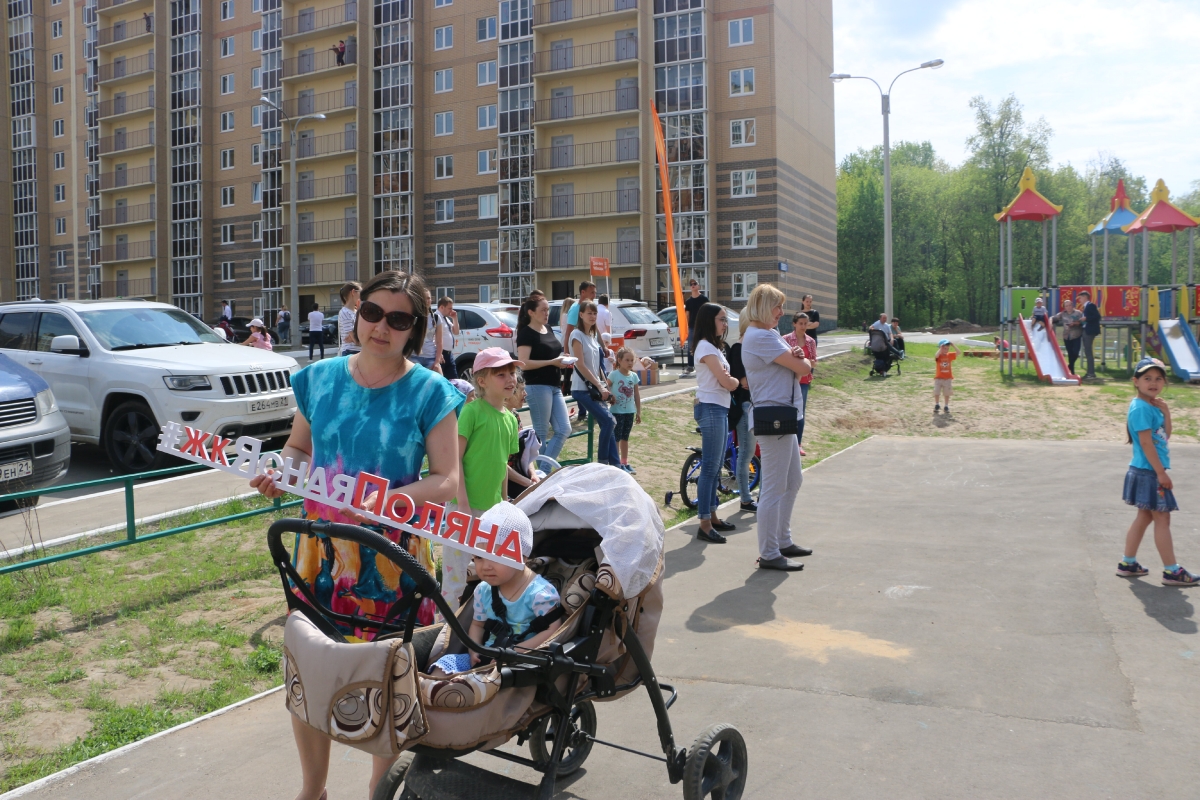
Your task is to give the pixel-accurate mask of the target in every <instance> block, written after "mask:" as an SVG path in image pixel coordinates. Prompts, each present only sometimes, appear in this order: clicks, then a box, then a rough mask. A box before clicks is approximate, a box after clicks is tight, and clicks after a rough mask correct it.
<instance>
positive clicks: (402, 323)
mask: <svg viewBox="0 0 1200 800" xmlns="http://www.w3.org/2000/svg"><path fill="white" fill-rule="evenodd" d="M358 315H359V316H360V317H362V318H363V319H365V320H366V321H367V322H369V323H371V324H372V325H374V324H375V323H376V322H379V320H381V319H383V318H384V317H387V324H388V327H389V328H391V329H392V330H394V331H407V330H411V329H412V326H413V325H415V324H416V323H417V318H416V317H415V316H414V315H412V314H410V313H408V312H407V311H388V312H387V313H386V314H385V313H384V311H383V308H382V307H381V306H378V305H376V304H375V303H372V302H371V301H370V300H364V301H363V302H362V304H361V305H360V306H359V307H358Z"/></svg>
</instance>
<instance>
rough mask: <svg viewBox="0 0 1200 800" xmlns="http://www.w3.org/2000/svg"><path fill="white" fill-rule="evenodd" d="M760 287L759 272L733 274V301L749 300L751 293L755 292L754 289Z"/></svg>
mask: <svg viewBox="0 0 1200 800" xmlns="http://www.w3.org/2000/svg"><path fill="white" fill-rule="evenodd" d="M755 286H758V273H757V272H735V273H733V299H734V300H749V299H750V292H752V291H754V287H755Z"/></svg>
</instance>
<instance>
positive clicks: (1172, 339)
mask: <svg viewBox="0 0 1200 800" xmlns="http://www.w3.org/2000/svg"><path fill="white" fill-rule="evenodd" d="M1158 340H1159V342H1161V343H1162V347H1163V350H1165V351H1166V356H1167V360H1168V361H1170V362H1171V369H1172V370H1173V371H1174V372H1175V374H1176V375H1177V376H1179V377H1180V378H1181V379H1183V380H1185V381H1200V348H1197V347H1196V339H1195V337H1193V336H1192V329H1191V326H1189V325H1188V324H1187V323H1186V322H1183V321H1181V320H1178V319H1160V320H1159V321H1158Z"/></svg>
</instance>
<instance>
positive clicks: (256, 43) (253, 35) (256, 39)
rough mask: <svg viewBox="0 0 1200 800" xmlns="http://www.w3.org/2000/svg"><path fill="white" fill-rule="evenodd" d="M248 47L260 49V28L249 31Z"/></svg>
mask: <svg viewBox="0 0 1200 800" xmlns="http://www.w3.org/2000/svg"><path fill="white" fill-rule="evenodd" d="M250 49H251V50H262V29H261V28H255V29H254V30H252V31H250Z"/></svg>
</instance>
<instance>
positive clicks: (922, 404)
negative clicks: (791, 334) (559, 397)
mask: <svg viewBox="0 0 1200 800" xmlns="http://www.w3.org/2000/svg"><path fill="white" fill-rule="evenodd" d="M935 351H936V347H935V346H934V345H926V344H910V345H909V346H908V358H907V360H905V361H904V362H903V363H902V364H901V369H902V370H903V372H902V374H900V375H896V374H894V373H893V374H892V375H891V376H890V377H887V378H878V377H875V378H871V377H868V375H867V373H868V371H869V369H870V359H869V358H868V357H867V356H865V355H863V354H862V353H861V351H858V350H855V351H852V352H850V353H846V354H844V355H840V356H837V357H835V358H832V359H829V360H826V361H822V362H821V363H820V364H819V365H818V368H817V375H816V378H815V380H814V386H813V389H812V390H811V393H810V395H809V409H808V414H807V418H808V420H807V428H806V431H805V438H804V447H805V450H807V452H808V456H807V458H806V459H805V466H812V465H813V464H815V463H817V462H819V461H820V460H821V459H823V458H827V457H828V456H830V455H832V454H833V453H836V452H838V451H839V450H842V449H844V448H846V447H847V446H849V445H852V444H854V443H855V442H858V441H861V440H863V439H865V438H866V437H868V436H871V435H872V434H889V435H900V436H959V437H996V438H1000V437H1003V438H1014V439H1092V440H1106V441H1123V440H1124V438H1125V430H1124V416H1125V410H1126V407H1127V406H1128V403H1129V400H1130V398H1131V397H1132V396H1133V389H1132V386H1131V385H1130V383H1129V381H1128V379H1127V378H1125V376H1124V375H1122V374H1112V375H1110V376H1108V379H1107V380H1105V381H1104V382H1102V383H1097V384H1090V385H1086V386H1082V387H1054V386H1050V385H1048V384H1044V383H1040V382H1038V381H1037V379H1036V377H1035V376H1034V375H1033V373H1032V371H1029V372H1026V373H1020V374H1017V375H1016V376H1014V377H1013V378H1011V379H1010V378H1007V377H1001V376H1000V374H999V364H998V362H996V361H995V360H993V359H983V358H968V357H963V358H960V359H958V361H956V362H955V365H954V374H955V376H956V378H955V392H954V399H953V402H952V404H951V406H952V409H953V412H952V413H951V414H950V415H944V414H938V415H937V416H934V414H933V404H932V399H931V394H932V382H933V367H934V365H933V355H934V352H935ZM1165 397H1166V400H1167V402H1169V403H1170V404H1171V406H1172V411H1173V418H1174V423H1175V434H1174V435H1175V437H1176V438H1178V439H1180V440H1184V441H1189V440H1190V441H1195V440H1196V439H1197V438H1198V437H1200V389H1197V388H1193V387H1189V386H1183V385H1181V384H1178V383H1177V382H1173V383H1172V384H1171V386H1170V387H1169V388H1168V390H1167V393H1166V395H1165ZM694 429H695V422H694V420H693V419H692V396H691V395H690V394H683V395H677V396H674V397H670V398H667V399H665V400H661V401H658V402H653V403H646V404H644V405H643V424H642V425H640V426H635V427H634V430H633V435H632V438H631V441H630V456H631V459H630V460H631V462H632V463H633V464H634V465H635V466H636V467H637V470H638V474H637V479H638V481H639V482H640V483H641V485H642V486H643V488H644V489H645V490H646V491H647V492H648V493H649V494H650V496H651V497H653V498H654V500H655V501H656V502H657V503H658V504H659V505H660V508H661V510H662V514H663V517H664V520H665V521H667V522H668V524H670V523H673V522H675V521H679V520H681V519H685V518H686V517H688V516H690V515H691V514H690V512H689V513H682V512H681V510H680V509H681V505H682V504H681V502H680V500H679V499H678V498H676V499H675V500H674V502H673V503H672V506H671V507H669V508H668V507H664V506H663V500H664V497H665V495H666V493H667V492H668V491H675V492H677V491H678V489H679V471H680V468H681V466H682V464H683V461H684V459H685V458H686V456H687V455H688V453H687V450H686V449H685V447H686V446H687V445H698V444H699V442H700V438H699V436H698V435H696V434H695V433H694ZM585 450H586V439H585V438H582V437H581V438H576V439H572V440H571V441H570V442H569V444H568V447H567V449H566V450H565V451H564V453H565V455H564V457H566V458H571V457H576V456H581V455H583V454H584V452H585ZM255 505H256V504H255V503H254V501H253V500H251V501H236V502H232V503H230V504H228V505H227V506H224V507H221V508H216V509H210V510H208V511H206V512H197V513H196V514H194V515H191V516H190V517H185V518H176V519H173V520H164V521H162V522H160V523H158V524H157V525H155V526H150V527H148V528H146V529H145V531H143V532H149V531H151V530H157V529H160V528H165V527H167V526H173V525H178V524H185V523H187V522H189V521H193V520H195V519H198V518H199V514H200V513H204V514H206V515H209V516H210V517H211V516H220V515H224V514H232V513H237V512H240V511H244V510H247V509H249V508H251V507H255ZM285 513H287V512H285ZM271 519H272V517H271V516H270V515H264V516H260V517H254V518H250V519H245V520H239V521H236V522H233V523H230V524H228V525H225V526H222V527H219V528H209V529H204V530H200V531H195V532H191V533H186V534H181V535H179V536H175V537H170V538H167V539H161V540H157V541H153V542H147V543H145V544H139V545H136V546H134V547H129V548H122V549H118V550H112V551H108V552H106V553H101V554H97V555H92V556H87V557H84V558H80V559H75V560H71V561H66V562H61V563H58V564H55V565H51V566H48V567H44V568H40V569H35V570H29V571H26V572H23V573H17V574H14V575H9V576H0V770H3V777H2V778H0V791H3V790H6V789H11V788H13V787H15V786H19V785H21V784H23V783H27V782H29V781H31V780H35V779H37V778H39V777H41V776H43V775H47V774H49V773H51V772H54V771H57V770H59V769H62V768H64V767H66V766H69V765H70V764H73V763H76V762H78V761H81V760H83V759H86V758H89V757H91V756H93V755H96V754H99V753H102V752H106V751H108V750H111V749H114V748H116V747H119V746H121V745H123V744H126V743H128V742H131V741H135V740H137V739H139V738H142V737H144V736H147V735H149V734H151V733H154V732H156V731H159V730H163V729H165V728H167V727H170V726H172V725H175V724H178V723H179V722H182V721H184V720H187V719H191V718H193V717H195V716H198V715H200V714H203V713H206V712H208V711H211V710H213V709H216V708H220V707H222V706H224V705H227V704H229V703H232V702H235V701H237V700H239V699H242V698H245V697H248V696H250V695H252V694H255V693H257V692H260V691H262V690H264V689H266V688H269V687H271V686H275V685H278V683H279V682H280V680H281V676H280V674H279V667H278V665H279V656H280V650H279V646H280V643H281V641H282V623H283V614H284V609H285V606H284V600H283V594H282V591H281V589H280V587H279V584H278V578H277V577H276V575H275V573H274V571H273V569H272V567H271V564H270V560H269V557H268V554H267V550H266V544H265V536H264V532H265V530H266V528H267V527H268V526H269V525H270V522H271Z"/></svg>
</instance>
